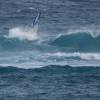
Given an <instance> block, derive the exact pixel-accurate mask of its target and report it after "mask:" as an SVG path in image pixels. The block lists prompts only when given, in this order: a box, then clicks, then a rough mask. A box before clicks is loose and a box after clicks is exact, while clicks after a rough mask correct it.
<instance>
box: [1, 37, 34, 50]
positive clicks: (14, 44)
mask: <svg viewBox="0 0 100 100" xmlns="http://www.w3.org/2000/svg"><path fill="white" fill-rule="evenodd" d="M35 42H36V41H34V42H33V41H28V40H19V39H17V38H8V37H7V38H6V37H3V36H1V37H0V50H18V49H20V50H21V49H24V50H26V49H32V48H33V47H34V46H35Z"/></svg>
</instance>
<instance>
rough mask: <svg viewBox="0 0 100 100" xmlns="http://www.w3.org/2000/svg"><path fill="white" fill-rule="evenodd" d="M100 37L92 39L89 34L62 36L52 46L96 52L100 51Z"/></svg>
mask: <svg viewBox="0 0 100 100" xmlns="http://www.w3.org/2000/svg"><path fill="white" fill-rule="evenodd" d="M99 41H100V37H99V36H98V37H92V36H91V35H90V34H88V33H83V32H81V33H73V34H70V35H61V36H60V37H58V38H57V39H55V40H54V41H53V42H52V43H51V44H52V45H55V46H59V47H65V48H68V49H70V50H73V51H80V52H96V51H100V42H99Z"/></svg>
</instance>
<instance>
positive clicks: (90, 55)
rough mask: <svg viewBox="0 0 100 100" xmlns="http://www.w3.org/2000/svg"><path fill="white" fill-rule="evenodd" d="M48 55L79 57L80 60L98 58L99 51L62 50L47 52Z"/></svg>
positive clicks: (99, 57)
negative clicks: (71, 51) (66, 51)
mask: <svg viewBox="0 0 100 100" xmlns="http://www.w3.org/2000/svg"><path fill="white" fill-rule="evenodd" d="M46 55H47V56H49V57H54V56H55V57H57V58H58V57H66V58H74V59H75V58H79V59H82V60H100V53H80V52H73V53H64V52H56V53H47V54H46Z"/></svg>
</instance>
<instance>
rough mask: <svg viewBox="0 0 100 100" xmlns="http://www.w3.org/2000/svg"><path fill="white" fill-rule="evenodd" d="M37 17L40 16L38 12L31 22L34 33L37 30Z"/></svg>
mask: <svg viewBox="0 0 100 100" xmlns="http://www.w3.org/2000/svg"><path fill="white" fill-rule="evenodd" d="M39 17H40V13H38V15H37V17H36V18H35V20H34V21H33V23H32V27H33V31H34V32H35V33H37V31H38V22H39Z"/></svg>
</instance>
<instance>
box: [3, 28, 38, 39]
mask: <svg viewBox="0 0 100 100" xmlns="http://www.w3.org/2000/svg"><path fill="white" fill-rule="evenodd" d="M37 30H38V27H34V28H30V27H14V28H11V29H9V34H8V35H6V36H5V37H7V38H18V39H20V40H36V39H38V38H39V35H38V32H37Z"/></svg>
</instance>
